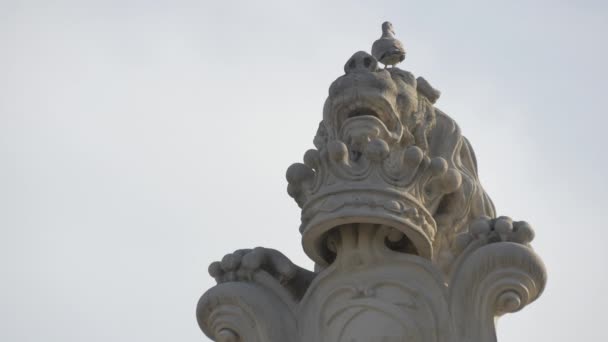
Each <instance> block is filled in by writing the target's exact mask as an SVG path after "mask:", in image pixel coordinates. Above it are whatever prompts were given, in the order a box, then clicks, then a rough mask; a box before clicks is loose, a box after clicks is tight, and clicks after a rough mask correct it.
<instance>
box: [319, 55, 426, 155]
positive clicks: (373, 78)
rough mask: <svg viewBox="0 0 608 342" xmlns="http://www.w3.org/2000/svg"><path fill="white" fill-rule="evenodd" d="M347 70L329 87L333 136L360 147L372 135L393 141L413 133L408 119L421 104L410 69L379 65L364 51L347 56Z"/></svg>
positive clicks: (327, 117) (326, 113) (326, 115)
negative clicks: (419, 103) (388, 67)
mask: <svg viewBox="0 0 608 342" xmlns="http://www.w3.org/2000/svg"><path fill="white" fill-rule="evenodd" d="M344 70H345V72H346V73H345V75H343V76H341V77H339V78H338V79H336V80H335V81H334V82H333V84H332V85H331V87H330V88H329V96H328V98H327V100H326V101H325V105H324V108H323V122H324V125H325V130H326V134H327V135H328V137H329V138H330V140H333V139H338V140H340V141H344V142H345V143H346V144H347V145H348V146H349V147H350V148H351V149H353V150H355V151H357V150H360V149H361V148H363V147H364V146H361V145H363V144H365V142H366V141H369V140H370V139H374V138H380V139H382V140H384V141H386V142H387V143H388V144H389V145H393V144H395V143H397V142H400V141H402V139H403V138H404V136H405V137H406V138H407V137H408V136H409V135H411V134H410V132H409V130H408V128H407V123H408V122H410V121H411V118H412V116H414V113H415V111H416V110H417V108H418V96H417V91H416V79H415V78H414V76H413V75H412V74H411V73H409V72H407V71H404V70H400V69H397V68H391V69H378V62H377V61H376V60H375V59H374V58H373V57H372V56H371V55H369V54H367V53H366V52H362V51H360V52H357V53H355V54H354V55H353V56H352V57H351V58H350V59H349V60H348V62H347V63H346V65H345V66H344Z"/></svg>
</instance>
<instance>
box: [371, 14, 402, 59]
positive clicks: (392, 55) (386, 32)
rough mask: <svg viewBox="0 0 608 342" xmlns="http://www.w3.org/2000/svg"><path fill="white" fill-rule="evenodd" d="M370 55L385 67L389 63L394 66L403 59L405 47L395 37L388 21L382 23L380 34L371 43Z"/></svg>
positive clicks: (391, 25)
mask: <svg viewBox="0 0 608 342" xmlns="http://www.w3.org/2000/svg"><path fill="white" fill-rule="evenodd" d="M372 56H374V57H375V58H376V59H377V60H378V61H379V62H380V63H382V64H384V68H385V69H386V68H387V67H388V66H389V65H390V66H391V67H394V66H395V65H396V64H398V63H400V62H402V61H403V60H404V59H405V48H404V47H403V44H401V42H400V41H399V40H398V39H397V38H395V30H394V29H393V24H391V23H390V22H388V21H385V22H384V23H382V36H381V37H380V39H378V40H376V41H375V42H374V44H373V45H372Z"/></svg>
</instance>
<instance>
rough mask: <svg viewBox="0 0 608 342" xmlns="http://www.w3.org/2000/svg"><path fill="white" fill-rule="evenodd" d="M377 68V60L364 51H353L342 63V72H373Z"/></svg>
mask: <svg viewBox="0 0 608 342" xmlns="http://www.w3.org/2000/svg"><path fill="white" fill-rule="evenodd" d="M376 70H378V61H377V60H376V59H375V58H374V57H373V56H372V55H370V54H369V53H367V52H365V51H359V52H355V54H354V55H353V56H352V57H351V58H349V59H348V61H347V62H346V64H344V72H345V73H347V74H349V73H351V72H373V71H376Z"/></svg>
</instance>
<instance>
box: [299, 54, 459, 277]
mask: <svg viewBox="0 0 608 342" xmlns="http://www.w3.org/2000/svg"><path fill="white" fill-rule="evenodd" d="M345 71H346V74H345V75H344V76H341V77H340V78H338V79H337V80H336V81H335V82H334V83H333V84H332V86H331V87H330V91H329V97H328V99H327V101H326V103H325V106H324V111H323V112H324V113H323V121H322V122H321V123H320V125H319V130H318V132H317V135H316V137H315V139H314V144H315V146H316V149H311V150H309V151H307V152H306V153H305V154H304V163H296V164H293V165H291V166H290V167H289V169H288V170H287V181H288V183H289V185H288V193H289V195H290V196H292V197H293V198H294V199H295V200H296V202H297V203H298V205H299V206H300V207H301V208H302V215H301V220H302V223H301V226H300V232H301V233H302V244H303V247H304V250H305V252H306V253H307V254H308V255H309V257H311V258H312V259H313V260H314V261H315V262H317V263H318V264H320V265H326V264H328V263H329V262H331V260H332V251H331V250H330V247H328V245H327V234H328V232H329V231H331V230H332V229H333V228H336V227H338V226H341V225H344V224H356V223H368V224H369V223H371V224H377V225H384V226H389V227H392V228H394V229H397V230H398V231H400V232H402V233H403V234H404V235H405V237H407V240H408V243H409V244H410V246H411V247H413V249H415V253H416V254H418V255H420V256H423V257H426V258H432V256H433V242H434V239H435V236H436V233H437V224H436V222H435V219H434V218H433V214H434V212H435V211H436V210H435V209H436V207H437V202H438V201H437V199H438V198H440V197H442V196H443V195H445V194H449V193H452V192H454V191H455V190H457V189H458V188H459V187H460V186H461V183H462V176H461V172H459V170H457V169H456V168H454V167H452V166H451V165H450V163H448V161H446V159H445V158H443V157H441V156H431V154H430V153H429V148H428V142H427V135H428V132H429V130H430V129H431V128H432V126H433V125H434V121H435V111H434V107H433V106H432V102H434V101H435V100H436V99H437V97H438V96H439V93H438V92H437V91H436V90H434V89H433V88H431V87H430V85H429V84H428V83H427V82H426V81H425V80H424V79H422V78H418V79H417V80H416V79H415V78H414V77H413V76H412V74H411V73H409V72H407V71H403V70H400V69H397V68H390V69H383V70H379V69H378V68H377V62H376V60H375V59H374V58H373V57H372V56H370V55H369V54H367V53H365V52H358V53H356V54H355V55H353V57H351V59H350V60H349V61H348V62H347V63H346V66H345Z"/></svg>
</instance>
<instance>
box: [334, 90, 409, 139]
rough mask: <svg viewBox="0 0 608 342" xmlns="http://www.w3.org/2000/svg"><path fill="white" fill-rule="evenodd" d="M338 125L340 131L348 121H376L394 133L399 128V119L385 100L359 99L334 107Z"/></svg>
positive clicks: (343, 102)
mask: <svg viewBox="0 0 608 342" xmlns="http://www.w3.org/2000/svg"><path fill="white" fill-rule="evenodd" d="M333 112H334V115H335V120H336V125H337V127H338V128H339V129H340V128H342V127H343V126H344V125H345V124H346V122H347V121H351V120H358V119H371V118H373V119H375V120H377V121H378V124H380V125H382V126H384V127H385V129H386V130H387V131H390V132H394V131H395V130H396V129H397V128H398V126H399V122H398V120H399V119H398V118H397V115H396V114H395V111H394V109H393V107H392V106H391V104H390V103H389V102H388V101H387V100H385V99H384V98H381V97H380V98H375V99H373V100H372V99H365V98H359V99H356V100H351V101H348V100H346V101H342V103H340V104H338V105H337V106H335V107H334V111H333Z"/></svg>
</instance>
